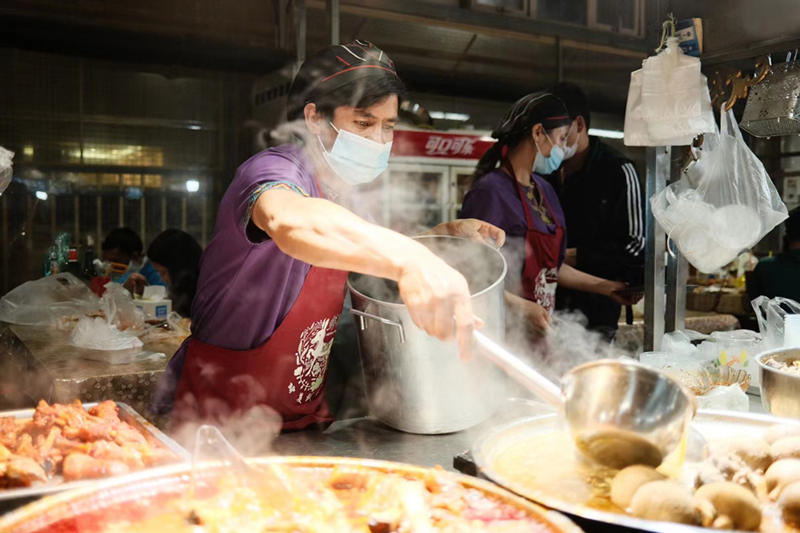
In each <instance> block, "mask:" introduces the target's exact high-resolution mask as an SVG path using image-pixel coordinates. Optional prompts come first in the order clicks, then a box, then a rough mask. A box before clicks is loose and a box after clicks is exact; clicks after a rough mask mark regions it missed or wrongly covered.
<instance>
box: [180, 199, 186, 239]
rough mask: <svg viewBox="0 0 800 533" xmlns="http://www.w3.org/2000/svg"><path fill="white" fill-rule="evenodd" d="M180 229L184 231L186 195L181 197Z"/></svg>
mask: <svg viewBox="0 0 800 533" xmlns="http://www.w3.org/2000/svg"><path fill="white" fill-rule="evenodd" d="M181 230H183V231H186V195H183V196H182V197H181Z"/></svg>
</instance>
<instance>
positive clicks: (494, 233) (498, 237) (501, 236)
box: [426, 218, 506, 248]
mask: <svg viewBox="0 0 800 533" xmlns="http://www.w3.org/2000/svg"><path fill="white" fill-rule="evenodd" d="M426 235H452V236H454V237H466V238H467V239H471V240H473V241H479V242H485V243H486V244H489V245H492V246H496V247H497V248H500V247H501V246H503V244H504V243H505V242H506V232H505V231H503V230H501V229H500V228H498V227H497V226H494V225H492V224H489V223H488V222H484V221H483V220H478V219H477V218H459V219H456V220H453V221H451V222H442V223H441V224H439V225H438V226H435V227H434V228H433V229H431V230H430V231H428V232H427V233H426Z"/></svg>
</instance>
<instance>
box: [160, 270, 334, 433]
mask: <svg viewBox="0 0 800 533" xmlns="http://www.w3.org/2000/svg"><path fill="white" fill-rule="evenodd" d="M346 279H347V272H345V271H341V270H331V269H327V268H320V267H315V266H312V267H311V269H310V270H309V272H308V275H307V276H306V279H305V282H304V283H303V288H302V290H301V291H300V295H299V296H298V298H297V300H296V301H295V303H294V305H293V306H292V308H291V309H290V310H289V313H288V314H287V315H286V318H284V320H283V321H282V322H281V324H280V325H279V326H278V328H277V329H276V330H275V331H274V332H273V334H272V336H270V338H269V339H268V340H267V341H266V342H265V343H264V344H262V345H261V346H258V347H256V348H252V349H249V350H228V349H225V348H220V347H219V346H214V345H212V344H207V343H204V342H200V341H198V340H197V339H192V338H189V339H188V341H187V343H188V344H187V346H186V356H185V361H184V363H183V369H182V372H181V373H180V379H179V380H178V385H177V391H176V393H175V404H174V407H173V410H172V420H171V422H172V423H173V424H181V423H185V422H193V421H198V422H215V421H216V422H222V421H224V420H225V419H226V418H227V417H229V416H231V415H235V414H237V413H239V414H241V413H243V412H245V411H246V410H248V409H249V408H251V407H253V406H257V405H265V406H268V407H270V408H272V409H274V410H275V411H277V412H278V413H279V414H280V415H281V417H282V419H283V427H282V429H285V430H286V429H289V430H291V429H302V428H304V427H307V426H309V425H312V424H316V423H328V422H331V421H332V420H333V417H332V416H331V414H330V411H329V410H328V405H327V403H326V402H325V395H324V390H325V379H326V376H327V368H328V355H329V354H330V351H331V346H332V345H333V338H334V336H335V334H336V323H337V321H338V320H339V315H340V314H341V312H342V304H343V303H344V295H345V281H346Z"/></svg>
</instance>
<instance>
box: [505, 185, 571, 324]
mask: <svg viewBox="0 0 800 533" xmlns="http://www.w3.org/2000/svg"><path fill="white" fill-rule="evenodd" d="M512 179H514V178H512ZM514 183H515V184H516V185H517V191H518V192H519V198H520V200H521V201H522V209H523V210H524V211H525V220H526V222H527V223H528V232H527V235H526V237H525V268H524V269H523V271H522V296H523V297H525V298H527V299H528V300H532V301H534V302H536V303H537V304H539V305H541V306H542V307H544V308H545V309H546V310H547V312H548V313H551V312H552V311H553V309H554V307H555V303H556V284H557V283H558V267H559V266H560V265H559V264H558V258H559V255H560V254H561V241H562V239H563V238H564V228H563V227H562V226H561V225H560V224H559V223H558V220H556V217H555V214H554V212H553V209H552V208H551V207H550V202H548V201H547V196H545V194H544V191H542V190H540V191H539V194H541V195H542V198H543V199H544V203H545V205H546V207H547V210H548V211H549V212H550V214H551V216H552V217H553V222H554V224H555V225H556V231H555V232H554V233H550V232H548V231H539V230H537V229H536V226H535V225H534V224H533V217H532V216H531V208H530V205H528V200H527V198H525V193H524V192H523V190H522V187H521V186H520V184H519V182H518V181H517V180H516V179H514ZM531 185H532V186H534V185H535V183H534V182H533V178H531Z"/></svg>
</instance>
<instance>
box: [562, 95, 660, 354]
mask: <svg viewBox="0 0 800 533" xmlns="http://www.w3.org/2000/svg"><path fill="white" fill-rule="evenodd" d="M551 92H552V93H553V94H554V95H556V96H557V97H559V98H560V99H561V100H562V101H563V102H564V104H565V105H566V107H567V111H568V112H569V116H570V119H571V120H572V122H571V124H570V127H569V132H568V134H567V140H566V148H565V150H564V151H565V157H568V159H566V160H565V161H564V164H562V165H561V168H560V169H559V170H557V171H556V172H554V173H552V174H550V175H549V176H548V177H547V179H548V181H549V182H550V184H551V185H553V187H554V188H555V190H556V192H557V194H558V197H559V199H560V200H561V205H562V206H563V208H564V215H565V218H566V224H567V255H566V262H567V263H568V264H570V265H572V266H574V267H575V268H577V269H578V270H582V271H584V272H587V273H589V274H593V275H595V276H598V277H602V278H606V279H613V280H619V281H625V282H627V283H629V284H630V285H632V286H638V285H641V283H642V281H643V278H644V266H643V265H644V217H643V213H644V202H643V198H642V193H641V187H640V185H639V177H638V176H637V174H636V168H635V167H634V165H633V163H632V162H631V160H630V159H627V158H626V157H625V156H623V155H622V154H621V153H619V152H618V151H616V150H615V149H613V148H612V147H610V146H608V145H606V144H604V143H603V142H601V141H600V140H599V139H597V138H596V137H590V136H589V124H590V121H591V116H590V113H589V104H588V101H587V98H586V95H585V94H584V93H583V91H582V90H581V89H580V88H579V87H578V86H576V85H575V84H572V83H566V82H565V83H559V84H557V85H556V86H555V87H553V88H552V89H551ZM556 309H569V310H577V311H580V312H582V313H583V314H584V315H586V317H587V319H588V327H589V329H592V330H595V331H600V332H602V333H603V334H604V335H605V336H606V338H608V339H609V340H610V339H612V338H613V337H614V334H615V333H616V331H617V323H618V322H619V316H620V305H619V304H618V303H617V302H615V301H613V300H610V299H608V298H603V297H601V296H598V295H595V294H590V293H586V292H579V291H573V290H570V289H566V288H563V287H559V288H558V291H557V294H556Z"/></svg>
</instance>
